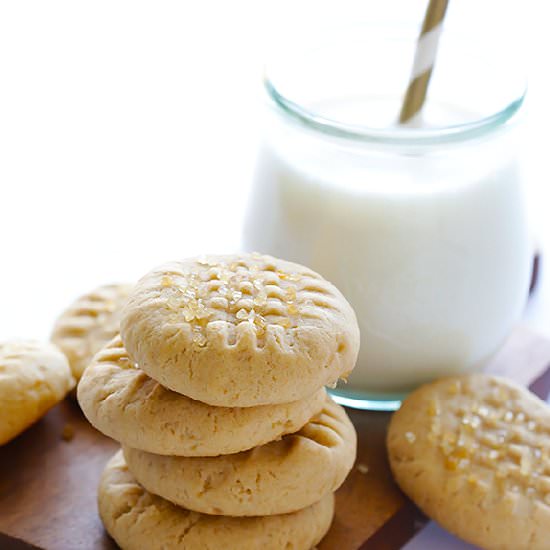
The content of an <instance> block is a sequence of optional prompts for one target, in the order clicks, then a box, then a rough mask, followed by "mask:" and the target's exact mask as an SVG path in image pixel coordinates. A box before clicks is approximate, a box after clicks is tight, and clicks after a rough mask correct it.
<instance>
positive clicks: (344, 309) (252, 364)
mask: <svg viewBox="0 0 550 550" xmlns="http://www.w3.org/2000/svg"><path fill="white" fill-rule="evenodd" d="M121 335H122V341H123V342H124V344H125V346H126V349H127V350H128V353H129V355H130V356H131V357H132V358H133V359H134V360H135V361H136V362H137V363H138V364H139V366H140V368H142V369H143V370H144V371H145V372H146V373H147V374H149V376H151V377H152V378H154V379H155V380H157V381H158V382H160V383H161V384H162V385H164V386H166V387H168V388H170V389H172V390H174V391H176V392H178V393H181V394H183V395H187V396H189V397H191V398H193V399H197V400H199V401H203V402H205V403H208V404H210V405H214V406H222V407H250V406H255V405H267V404H274V403H287V402H291V401H297V400H299V399H303V398H304V397H307V396H308V395H311V394H313V393H314V392H315V391H316V390H318V389H319V388H320V387H321V386H323V385H332V384H335V383H336V381H337V380H338V378H340V377H344V378H345V377H346V376H347V374H348V373H349V372H350V371H351V370H352V368H353V366H354V364H355V361H356V359H357V353H358V348H359V329H358V326H357V320H356V318H355V314H354V312H353V310H352V308H351V306H350V305H349V304H348V302H347V301H346V300H345V298H344V297H343V296H342V294H341V293H340V292H339V291H338V290H337V289H336V288H335V287H334V286H333V285H332V284H330V283H329V282H328V281H326V280H325V279H323V278H322V277H321V276H320V275H318V274H317V273H315V272H313V271H311V270H309V269H307V268H305V267H303V266H300V265H298V264H293V263H290V262H285V261H282V260H278V259H276V258H272V257H270V256H261V255H259V254H242V255H234V256H209V257H205V258H202V259H201V258H198V259H197V258H195V259H189V260H184V261H181V262H172V263H168V264H165V265H163V266H161V267H159V268H157V269H155V270H153V271H151V272H150V273H148V274H147V275H145V277H143V278H142V279H141V280H140V281H139V283H138V285H137V286H136V287H135V289H134V290H133V291H132V292H131V294H130V297H129V300H128V302H127V304H126V306H125V307H124V308H123V312H122V318H121Z"/></svg>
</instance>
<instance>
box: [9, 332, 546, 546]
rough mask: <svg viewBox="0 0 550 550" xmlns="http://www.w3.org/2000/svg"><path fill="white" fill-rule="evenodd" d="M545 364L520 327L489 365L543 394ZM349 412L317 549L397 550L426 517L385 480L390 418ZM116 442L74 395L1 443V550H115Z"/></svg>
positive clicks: (541, 343) (541, 347) (537, 342)
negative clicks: (341, 469)
mask: <svg viewBox="0 0 550 550" xmlns="http://www.w3.org/2000/svg"><path fill="white" fill-rule="evenodd" d="M549 365H550V341H548V340H547V339H545V338H541V337H540V336H537V335H535V334H533V333H532V332H530V331H528V330H526V329H518V330H516V332H515V333H514V334H513V335H512V337H511V338H510V340H509V342H508V343H507V345H506V346H505V347H504V349H503V350H502V351H501V353H499V355H498V356H497V357H496V358H495V360H494V362H493V363H492V364H491V367H490V370H491V371H493V372H502V373H506V374H507V375H508V376H511V377H513V378H516V379H518V380H520V381H522V382H525V383H527V382H532V381H535V382H534V383H533V384H532V385H531V387H532V389H534V390H537V393H538V394H539V395H547V393H548V390H549V389H550V370H548V366H549ZM543 372H546V374H545V375H544V376H540V374H541V373H543ZM349 414H350V416H351V418H352V420H353V422H354V424H355V426H356V428H357V433H358V436H359V446H358V458H357V463H356V466H355V468H354V469H353V471H352V472H351V474H350V475H349V477H348V479H347V480H346V483H345V484H344V485H343V486H342V487H341V488H340V490H339V491H338V493H337V496H336V503H337V506H336V517H335V519H334V522H333V525H332V527H331V530H330V531H329V533H328V534H327V536H326V537H325V539H324V540H323V541H322V542H321V544H320V545H319V550H334V549H337V550H357V549H361V550H368V549H388V550H390V549H395V548H400V547H401V546H402V545H403V544H404V543H405V542H406V541H407V540H409V539H410V538H411V536H412V535H413V534H414V533H415V532H416V531H418V530H419V529H420V528H421V527H422V525H423V524H424V522H425V518H423V517H422V515H421V514H420V513H419V512H418V511H417V510H416V509H415V507H414V506H413V505H412V504H411V503H410V502H409V501H408V500H407V499H406V498H405V497H404V496H403V495H402V494H401V493H400V491H399V490H398V489H397V487H396V486H395V484H394V483H393V481H392V479H391V476H390V473H389V468H388V464H387V461H386V452H385V446H384V438H385V432H386V426H387V423H388V420H389V415H388V414H386V413H376V412H364V411H353V410H350V411H349ZM67 425H70V426H71V427H72V429H73V430H74V437H73V439H72V440H70V441H65V440H64V439H63V430H64V428H65V427H66V426H67ZM117 448H118V445H117V443H115V442H114V441H112V440H110V439H108V438H107V437H104V436H103V435H101V434H99V433H98V432H97V431H95V430H94V429H93V428H92V427H91V426H90V425H89V424H88V423H87V422H86V420H85V419H84V417H83V416H82V414H81V412H80V410H79V408H78V405H77V404H76V403H75V402H73V401H71V400H67V401H65V402H63V403H61V404H60V405H58V406H57V407H55V408H54V409H52V410H51V411H50V412H49V413H48V414H47V415H46V416H45V417H44V418H43V419H42V420H40V421H39V422H38V423H37V424H35V425H34V426H33V427H32V428H31V429H29V430H27V432H25V433H24V434H22V435H21V436H20V437H18V438H17V439H15V440H14V441H12V442H11V443H10V444H8V445H6V446H4V447H3V448H0V472H1V473H0V549H6V550H8V549H9V550H18V549H29V548H44V549H48V550H77V549H85V550H108V549H110V550H112V549H114V548H116V546H115V544H114V543H113V542H112V541H111V539H109V537H108V536H107V535H106V534H105V532H104V530H103V527H102V525H101V522H100V520H99V518H98V515H97V509H96V488H97V483H98V479H99V475H100V472H101V470H102V468H103V466H104V465H105V463H106V462H107V460H108V458H109V457H110V456H111V455H112V454H113V453H114V452H115V450H116V449H117ZM365 470H366V471H365Z"/></svg>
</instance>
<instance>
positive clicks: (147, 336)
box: [78, 254, 359, 550]
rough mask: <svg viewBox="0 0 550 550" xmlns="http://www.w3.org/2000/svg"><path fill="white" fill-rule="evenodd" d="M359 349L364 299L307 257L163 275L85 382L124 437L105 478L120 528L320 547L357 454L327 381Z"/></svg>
mask: <svg viewBox="0 0 550 550" xmlns="http://www.w3.org/2000/svg"><path fill="white" fill-rule="evenodd" d="M358 346H359V331H358V327H357V322H356V319H355V315H354V313H353V310H352V309H351V307H350V305H349V304H348V303H347V301H346V300H345V299H344V297H343V296H342V294H341V293H340V292H339V291H338V290H337V289H336V288H335V287H334V286H333V285H331V284H330V283H328V282H327V281H325V280H324V279H323V278H322V277H321V276H320V275H318V274H317V273H314V272H312V271H311V270H309V269H306V268H305V267H302V266H300V265H297V264H293V263H290V262H284V261H281V260H277V259H275V258H271V257H267V256H260V255H256V254H253V255H240V256H215V257H214V256H212V257H207V258H204V259H192V260H187V261H183V262H174V263H170V264H166V265H164V266H162V267H160V268H158V269H156V270H154V271H152V272H150V273H149V274H147V275H146V276H145V277H143V278H142V279H141V281H140V282H139V283H138V284H137V286H136V287H135V288H134V290H133V291H132V292H131V293H130V297H129V300H128V302H127V304H126V306H125V307H124V309H123V311H122V318H121V335H120V336H118V337H116V338H115V339H114V340H113V341H111V342H110V343H109V344H108V345H107V346H106V347H105V348H104V349H103V350H101V351H100V352H99V353H98V354H97V355H96V356H95V358H94V360H93V362H92V364H91V365H90V366H89V367H88V368H87V369H86V370H85V372H84V375H83V377H82V379H81V381H80V384H79V387H78V399H79V402H80V405H81V407H82V409H83V411H84V413H85V414H86V416H87V417H88V419H89V421H90V422H91V423H92V424H93V425H94V426H95V427H96V428H98V429H99V430H100V431H102V432H103V433H105V434H107V435H109V436H111V437H113V438H114V439H116V440H118V441H120V442H121V444H122V451H120V452H119V453H117V454H116V455H115V457H113V459H111V461H110V462H109V464H108V465H107V467H106V469H105V471H104V474H103V477H102V480H101V484H100V489H99V509H100V515H101V517H102V520H103V523H104V524H105V527H106V528H107V530H108V532H109V533H110V534H111V535H112V536H113V538H114V539H115V540H116V541H117V542H118V544H119V545H120V546H121V547H122V548H129V549H131V548H140V549H143V548H186V549H191V548H227V549H232V548H238V549H246V548H260V547H262V548H266V549H267V548H273V549H280V548H294V549H296V550H298V549H309V548H311V547H313V546H314V545H315V544H317V542H319V540H320V539H321V538H322V537H323V536H324V534H325V533H326V531H327V530H328V528H329V526H330V523H331V521H332V516H333V508H334V503H333V492H334V491H335V490H336V489H337V488H338V487H339V486H340V485H341V483H342V482H343V481H344V479H345V477H346V476H347V474H348V472H349V471H350V469H351V468H352V465H353V462H354V460H355V450H356V434H355V431H354V428H353V425H352V424H351V422H350V421H349V419H348V417H347V416H346V413H345V412H344V410H343V409H342V408H341V407H340V406H339V405H337V404H335V403H334V402H332V400H331V399H330V398H329V397H328V396H327V394H326V392H325V390H324V386H325V385H331V384H334V383H336V381H337V380H338V378H340V377H345V376H346V375H347V374H348V373H349V372H350V371H351V369H352V368H353V366H354V363H355V360H356V357H357V352H358Z"/></svg>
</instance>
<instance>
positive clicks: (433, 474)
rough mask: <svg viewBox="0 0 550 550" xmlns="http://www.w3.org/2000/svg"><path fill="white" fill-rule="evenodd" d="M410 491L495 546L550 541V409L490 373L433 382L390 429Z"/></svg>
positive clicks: (461, 532)
mask: <svg viewBox="0 0 550 550" xmlns="http://www.w3.org/2000/svg"><path fill="white" fill-rule="evenodd" d="M387 444H388V453H389V458H390V464H391V468H392V471H393V473H394V476H395V479H396V480H397V482H398V484H399V485H400V487H401V488H402V489H403V491H404V492H405V493H406V494H407V495H409V497H410V498H411V499H412V500H413V501H414V502H415V503H416V504H417V505H418V506H419V507H420V508H421V509H422V510H423V511H424V512H425V513H426V514H427V515H428V516H430V517H431V518H433V519H435V520H436V521H437V522H438V523H440V524H441V525H442V526H443V527H445V528H446V529H448V530H449V531H451V532H452V533H455V534H456V535H457V536H459V537H461V538H463V539H464V540H466V541H468V542H471V543H473V544H476V545H478V546H481V547H483V548H488V549H506V548H509V549H514V550H521V549H529V550H536V549H540V550H542V549H547V548H549V544H550V408H549V407H548V405H547V404H546V403H544V402H543V401H541V400H540V399H538V398H537V397H536V396H534V395H533V394H531V393H530V392H529V391H528V390H526V389H525V388H523V387H521V386H518V385H516V384H515V383H513V382H511V381H508V380H506V379H503V378H499V377H495V376H488V375H483V374H476V375H469V376H463V377H456V378H448V379H443V380H439V381H437V382H433V383H431V384H426V385H425V386H422V387H421V388H419V389H418V390H416V391H415V392H413V393H412V394H411V395H410V396H409V397H407V399H406V400H405V401H404V402H403V405H402V407H401V409H399V411H397V412H396V413H395V414H394V416H393V418H392V420H391V423H390V427H389V432H388V439H387Z"/></svg>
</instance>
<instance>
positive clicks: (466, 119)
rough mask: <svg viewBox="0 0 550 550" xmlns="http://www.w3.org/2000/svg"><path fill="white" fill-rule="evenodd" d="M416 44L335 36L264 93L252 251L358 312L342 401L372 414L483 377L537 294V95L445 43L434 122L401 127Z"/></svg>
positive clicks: (283, 64)
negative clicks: (414, 395)
mask: <svg viewBox="0 0 550 550" xmlns="http://www.w3.org/2000/svg"><path fill="white" fill-rule="evenodd" d="M414 42H415V33H414V32H410V31H409V30H404V29H389V30H388V29H383V30H382V31H378V32H372V29H371V30H370V31H369V32H364V29H363V30H360V29H358V30H357V31H355V33H354V32H350V31H349V30H348V31H346V32H345V33H343V34H342V33H333V34H329V35H328V38H327V35H325V36H324V38H323V43H322V44H313V45H312V46H311V48H309V49H308V48H303V47H301V48H298V49H297V48H296V47H295V48H294V49H293V50H292V51H290V52H288V55H286V56H285V55H280V56H279V58H278V59H277V60H276V61H275V63H274V64H272V65H271V66H270V68H269V70H268V73H267V77H266V80H265V87H266V90H267V93H268V97H269V101H268V108H267V109H266V111H267V112H266V121H265V139H264V141H263V145H262V147H261V150H260V152H259V156H258V163H257V169H256V174H255V183H254V188H253V192H252V197H251V201H250V206H249V211H248V216H247V221H246V227H245V237H244V240H245V247H246V248H247V249H249V250H257V251H260V252H264V253H269V254H273V255H275V256H279V257H282V258H285V259H288V260H292V261H296V262H299V263H302V264H305V265H307V266H309V267H311V268H312V269H314V270H316V271H318V272H319V273H321V274H322V275H323V276H324V277H325V278H327V279H328V280H330V281H331V282H333V283H334V284H335V285H336V286H337V287H338V288H339V289H340V290H341V291H342V292H343V294H344V295H345V296H346V298H347V299H348V300H349V301H350V303H351V304H352V306H353V307H354V309H355V312H356V314H357V319H358V322H359V326H360V329H361V348H360V352H359V358H358V361H357V365H356V368H355V370H354V371H353V373H352V374H351V376H350V377H349V380H348V382H347V384H342V383H341V384H340V385H339V386H338V387H337V388H336V389H334V390H333V395H334V396H335V397H336V399H337V400H338V401H339V402H341V403H343V404H346V405H350V406H355V407H359V408H370V409H377V410H391V409H395V408H397V407H398V406H399V404H400V401H401V399H402V398H403V396H404V395H405V394H406V393H407V392H409V391H411V390H412V389H414V388H415V387H416V386H418V385H420V384H422V383H424V382H427V381H429V380H432V379H434V378H438V377H442V376H446V375H453V374H457V373H464V372H470V371H476V370H481V369H483V367H484V365H486V363H487V362H488V360H489V359H490V358H491V356H492V355H493V354H494V353H495V352H496V351H497V350H498V349H499V347H500V346H501V345H502V343H503V342H504V340H505V338H506V337H507V335H508V334H509V332H510V330H511V328H512V327H513V326H514V324H515V323H516V322H517V320H518V318H519V317H520V315H521V312H522V308H523V307H524V303H525V301H526V298H527V294H528V285H529V276H530V258H531V246H530V240H529V236H528V229H527V223H526V214H525V209H524V199H523V192H522V184H521V177H520V171H519V168H518V161H517V147H516V141H517V133H518V132H517V130H516V128H517V124H516V122H517V118H518V115H517V113H518V110H519V108H520V106H521V104H522V101H523V97H524V82H523V80H522V79H520V78H516V77H514V72H513V71H512V70H511V69H510V67H507V66H506V64H503V65H499V64H498V63H496V62H491V63H485V62H484V61H483V59H482V58H481V57H480V56H479V52H477V51H476V52H473V54H472V56H471V57H468V52H467V51H465V50H464V44H460V47H456V44H453V42H452V41H451V40H447V41H445V38H443V40H442V42H441V45H440V51H439V56H438V65H437V67H436V69H435V71H434V75H433V77H432V82H431V87H430V91H429V96H428V100H427V103H426V105H425V108H424V110H423V112H422V115H421V117H417V119H416V120H415V121H413V123H412V124H408V125H405V126H400V125H398V124H397V123H396V119H397V116H398V113H399V109H400V101H401V97H402V95H403V91H404V90H405V88H406V86H407V81H408V76H409V70H410V66H411V63H412V55H413V53H414ZM380 52H383V53H382V54H381V53H380ZM279 53H281V52H279Z"/></svg>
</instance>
